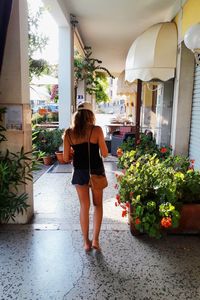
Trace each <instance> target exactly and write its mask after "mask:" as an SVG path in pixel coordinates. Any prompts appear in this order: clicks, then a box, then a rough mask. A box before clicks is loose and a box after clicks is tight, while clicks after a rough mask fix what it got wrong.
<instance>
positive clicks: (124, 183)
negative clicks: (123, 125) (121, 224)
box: [116, 152, 200, 238]
mask: <svg viewBox="0 0 200 300" xmlns="http://www.w3.org/2000/svg"><path fill="white" fill-rule="evenodd" d="M129 154H130V152H129ZM124 155H125V154H124ZM132 157H133V158H135V153H132ZM133 160H134V159H133ZM117 182H118V183H117V186H116V188H118V189H119V191H118V194H117V197H116V199H117V201H116V206H118V205H120V206H121V207H122V209H123V211H122V215H123V216H125V215H126V214H127V210H128V207H129V205H131V208H132V210H133V214H132V219H133V222H134V225H135V227H136V229H138V230H139V231H140V232H146V233H147V234H149V236H152V237H156V238H159V237H161V236H162V233H163V231H164V230H165V229H166V228H176V227H177V226H178V225H179V219H180V208H181V205H182V204H183V203H188V202H194V200H195V202H196V203H200V172H199V171H194V170H193V169H192V168H191V167H190V164H189V159H188V158H184V157H181V156H175V157H173V158H169V159H168V160H166V161H163V160H161V159H160V157H158V156H157V155H156V154H154V155H149V154H146V155H143V156H141V157H139V158H138V159H137V160H136V161H134V163H130V164H129V167H128V168H127V169H126V171H125V172H124V174H123V173H121V174H120V175H119V174H118V175H117Z"/></svg>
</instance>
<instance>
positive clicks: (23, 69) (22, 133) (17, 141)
mask: <svg viewBox="0 0 200 300" xmlns="http://www.w3.org/2000/svg"><path fill="white" fill-rule="evenodd" d="M27 21H28V15H27V1H26V0H14V1H13V7H12V12H11V17H10V23H9V27H8V33H7V40H6V46H5V55H4V60H3V66H2V73H1V77H0V105H1V107H4V106H8V107H10V106H11V105H13V104H14V105H18V106H19V107H20V108H21V109H22V130H14V129H12V130H7V135H6V136H7V139H8V141H7V142H6V143H3V146H4V148H8V149H9V150H10V151H13V152H16V151H19V150H20V149H21V147H22V146H23V147H24V150H25V151H30V150H31V149H32V141H31V136H32V131H31V110H30V105H29V102H30V100H29V78H28V22H27ZM19 192H26V193H28V195H29V199H28V204H29V205H30V208H29V209H28V212H27V213H26V214H24V215H23V216H21V215H19V216H17V218H16V222H17V223H27V222H28V221H29V219H30V218H31V217H32V215H33V184H32V183H30V182H29V183H28V184H27V185H22V186H21V188H20V191H19Z"/></svg>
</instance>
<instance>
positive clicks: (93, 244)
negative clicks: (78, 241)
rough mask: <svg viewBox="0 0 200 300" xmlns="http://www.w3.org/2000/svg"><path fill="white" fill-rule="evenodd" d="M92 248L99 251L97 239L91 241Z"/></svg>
mask: <svg viewBox="0 0 200 300" xmlns="http://www.w3.org/2000/svg"><path fill="white" fill-rule="evenodd" d="M92 248H93V249H95V250H96V251H101V247H100V246H99V242H98V241H95V242H92Z"/></svg>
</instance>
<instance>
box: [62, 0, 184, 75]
mask: <svg viewBox="0 0 200 300" xmlns="http://www.w3.org/2000/svg"><path fill="white" fill-rule="evenodd" d="M59 2H60V3H62V5H61V7H65V9H66V10H67V12H68V13H69V14H73V15H75V16H76V18H77V20H78V22H79V24H78V31H79V33H80V36H81V37H82V40H83V42H84V44H85V45H86V46H91V47H92V51H93V57H94V58H97V59H100V60H102V66H104V67H106V68H108V69H109V70H110V71H111V72H112V73H113V74H115V75H116V74H117V73H118V74H119V73H120V72H121V71H123V69H124V68H125V60H126V56H127V53H128V50H129V48H130V46H131V44H132V43H133V41H134V40H135V39H136V38H137V37H138V36H139V35H140V34H141V33H142V32H144V31H145V30H146V29H148V28H149V27H150V26H151V25H153V24H156V23H159V22H167V21H171V20H172V19H173V18H174V16H175V15H176V14H177V12H178V11H179V10H180V8H181V5H183V2H185V0H59ZM147 51H148V50H147Z"/></svg>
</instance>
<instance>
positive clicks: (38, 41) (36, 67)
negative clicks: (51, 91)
mask: <svg viewBox="0 0 200 300" xmlns="http://www.w3.org/2000/svg"><path fill="white" fill-rule="evenodd" d="M44 10H45V8H44V7H39V8H38V10H37V11H36V12H33V11H32V10H31V7H30V5H28V39H29V47H28V56H29V77H30V80H31V79H32V77H33V75H36V76H40V75H41V74H42V73H46V74H47V73H48V72H49V70H50V67H49V65H48V62H47V61H46V60H44V59H35V58H34V54H35V53H36V52H37V51H40V52H42V50H43V49H44V48H45V46H46V45H47V43H48V39H49V38H48V37H47V36H44V35H41V34H40V33H39V32H38V27H39V23H40V18H41V16H42V14H43V12H44Z"/></svg>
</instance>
